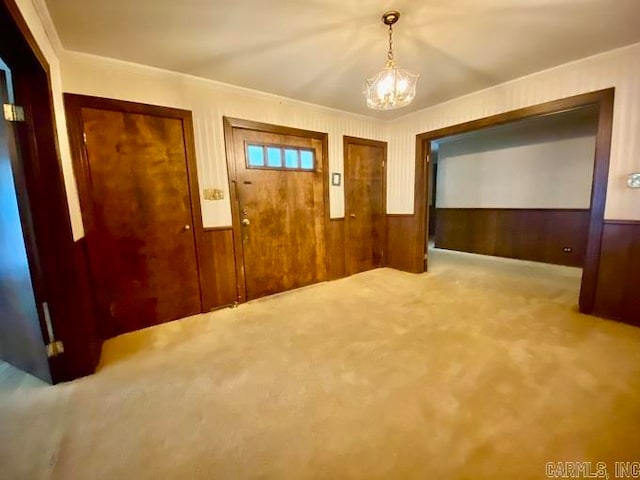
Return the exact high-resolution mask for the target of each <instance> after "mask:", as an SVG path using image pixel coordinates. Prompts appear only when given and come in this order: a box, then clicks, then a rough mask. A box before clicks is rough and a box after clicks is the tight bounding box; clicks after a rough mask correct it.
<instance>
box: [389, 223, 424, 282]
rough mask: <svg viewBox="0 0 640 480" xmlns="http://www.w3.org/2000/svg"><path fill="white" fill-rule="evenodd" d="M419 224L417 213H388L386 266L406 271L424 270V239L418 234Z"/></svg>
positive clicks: (416, 271)
mask: <svg viewBox="0 0 640 480" xmlns="http://www.w3.org/2000/svg"><path fill="white" fill-rule="evenodd" d="M419 224H420V223H419V219H418V218H417V216H416V215H398V214H387V248H386V251H385V266H387V267H391V268H395V269H396V270H403V271H405V272H413V273H422V272H423V271H424V262H423V261H421V258H420V257H421V251H422V240H421V239H420V238H419V237H418V236H416V231H417V230H419Z"/></svg>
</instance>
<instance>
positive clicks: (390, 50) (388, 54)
mask: <svg viewBox="0 0 640 480" xmlns="http://www.w3.org/2000/svg"><path fill="white" fill-rule="evenodd" d="M387 60H389V61H390V62H392V61H393V27H392V26H391V25H389V51H388V52H387Z"/></svg>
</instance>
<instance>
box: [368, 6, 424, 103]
mask: <svg viewBox="0 0 640 480" xmlns="http://www.w3.org/2000/svg"><path fill="white" fill-rule="evenodd" d="M399 18H400V13H399V12H395V11H391V12H386V13H385V14H384V15H382V22H383V23H384V24H385V25H388V26H389V51H388V52H387V63H386V65H385V66H384V68H383V69H382V71H380V72H378V73H376V74H375V75H373V76H372V77H369V78H367V79H366V80H365V82H364V95H365V97H366V98H367V107H369V108H372V109H374V110H393V109H394V108H400V107H404V106H406V105H409V104H410V103H411V102H412V100H413V99H414V97H415V96H416V83H417V82H418V79H419V78H420V75H415V74H413V73H410V72H408V71H406V70H404V69H402V68H398V67H396V65H395V63H394V62H393V24H394V23H396V22H397V21H398V19H399Z"/></svg>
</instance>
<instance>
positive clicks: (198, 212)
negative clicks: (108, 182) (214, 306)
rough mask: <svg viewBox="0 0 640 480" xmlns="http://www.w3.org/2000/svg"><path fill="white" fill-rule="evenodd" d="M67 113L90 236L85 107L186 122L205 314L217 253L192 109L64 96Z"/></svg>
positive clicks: (91, 219) (91, 214) (92, 224)
mask: <svg viewBox="0 0 640 480" xmlns="http://www.w3.org/2000/svg"><path fill="white" fill-rule="evenodd" d="M64 104H65V112H66V115H67V128H68V131H69V141H70V144H71V145H70V146H71V157H72V160H73V171H74V174H75V177H76V182H77V185H78V197H79V199H80V210H81V213H82V220H83V222H84V228H85V235H86V236H87V237H90V236H91V235H93V234H95V218H94V210H93V200H92V194H91V176H90V172H89V163H88V158H87V154H86V149H85V148H84V141H83V134H84V132H83V124H82V108H96V109H100V110H115V111H118V112H126V113H133V114H141V115H149V116H159V117H164V118H175V119H178V120H181V121H182V127H183V132H184V141H185V157H186V165H187V182H188V184H189V196H190V201H191V221H192V225H193V227H194V237H195V247H196V248H195V250H196V268H197V269H198V283H199V285H200V307H201V311H205V305H206V303H207V298H206V295H205V293H204V291H205V285H206V281H207V278H205V275H204V273H203V265H209V264H211V262H213V258H212V255H213V253H212V252H210V251H209V249H207V248H206V243H205V238H204V226H203V222H202V209H201V206H200V187H199V183H198V173H197V165H196V154H195V140H194V131H193V119H192V114H191V112H190V111H189V110H181V109H177V108H169V107H162V106H155V105H147V104H141V103H134V102H126V101H123V100H115V99H109V98H100V97H92V96H87V95H76V94H71V93H65V94H64Z"/></svg>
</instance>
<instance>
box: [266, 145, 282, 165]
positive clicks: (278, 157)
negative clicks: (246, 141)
mask: <svg viewBox="0 0 640 480" xmlns="http://www.w3.org/2000/svg"><path fill="white" fill-rule="evenodd" d="M267 166H268V167H282V149H280V148H276V147H267Z"/></svg>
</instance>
